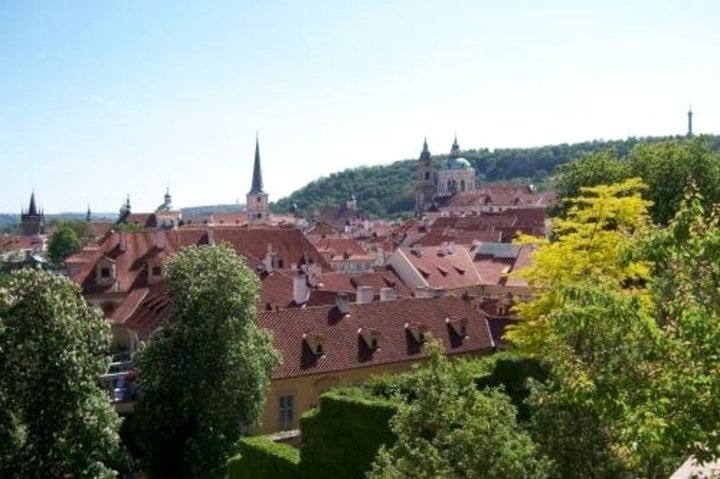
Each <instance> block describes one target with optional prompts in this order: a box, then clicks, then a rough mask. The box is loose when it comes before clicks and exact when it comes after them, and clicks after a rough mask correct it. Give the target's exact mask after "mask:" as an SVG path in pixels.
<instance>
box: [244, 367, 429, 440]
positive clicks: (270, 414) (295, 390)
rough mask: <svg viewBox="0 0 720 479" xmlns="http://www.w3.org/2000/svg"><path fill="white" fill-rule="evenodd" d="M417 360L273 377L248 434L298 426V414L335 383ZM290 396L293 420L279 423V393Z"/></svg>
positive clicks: (349, 381)
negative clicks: (261, 411)
mask: <svg viewBox="0 0 720 479" xmlns="http://www.w3.org/2000/svg"><path fill="white" fill-rule="evenodd" d="M416 362H417V361H406V362H402V363H393V364H385V365H379V366H370V367H367V368H361V369H351V370H349V371H338V372H335V373H328V374H314V375H310V376H300V377H295V378H289V379H278V380H275V379H274V380H273V381H272V383H271V384H270V390H269V391H268V394H267V397H266V399H265V413H264V415H263V419H262V423H261V424H259V425H257V426H254V427H252V428H251V429H250V431H249V432H250V434H251V435H260V434H271V433H274V432H279V431H283V430H291V429H298V428H299V427H300V416H302V414H303V413H304V412H305V411H308V410H309V409H312V408H314V407H315V406H317V404H318V400H319V398H320V395H321V394H322V393H324V392H325V391H327V390H328V389H330V388H332V387H335V386H348V385H356V384H361V383H363V382H364V381H367V380H368V379H369V378H370V377H371V376H374V375H378V374H382V373H399V372H404V371H407V370H409V369H410V367H411V366H412V364H414V363H416ZM281 396H292V397H293V420H292V424H291V425H290V426H289V427H282V425H281V419H280V397H281Z"/></svg>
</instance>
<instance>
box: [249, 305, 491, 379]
mask: <svg viewBox="0 0 720 479" xmlns="http://www.w3.org/2000/svg"><path fill="white" fill-rule="evenodd" d="M448 318H457V319H467V337H465V338H461V337H460V336H459V335H458V334H457V333H456V332H454V330H453V329H452V327H451V326H450V325H449V324H448V323H447V322H446V320H447V319H448ZM258 324H259V325H260V326H261V327H263V328H266V329H269V330H271V331H272V332H273V336H274V342H275V345H276V347H277V348H278V349H279V350H280V352H281V353H282V356H283V359H284V360H283V363H282V365H281V366H280V367H279V368H278V369H277V370H276V371H275V372H274V374H273V377H274V378H275V379H283V378H290V377H296V376H303V375H311V374H322V373H332V372H335V371H343V370H349V369H357V368H364V367H369V366H377V365H381V364H391V363H399V362H406V361H416V360H418V359H420V358H422V357H424V356H425V353H424V351H423V349H422V347H421V344H420V343H419V342H418V341H417V340H416V339H414V337H413V336H412V334H411V333H410V332H409V331H408V330H407V329H406V324H418V325H420V326H422V327H424V328H426V331H427V332H428V333H430V334H432V335H433V336H434V337H435V338H438V339H439V340H440V341H442V343H443V346H444V347H445V350H446V352H447V353H448V354H460V353H485V352H489V351H491V350H492V349H493V347H494V345H493V341H492V337H491V334H490V328H489V325H488V323H487V320H486V318H485V315H484V313H482V312H479V311H477V310H475V309H474V308H472V307H471V306H470V304H469V302H467V301H465V300H463V299H461V298H454V297H445V298H436V299H400V300H396V301H385V302H372V303H366V304H351V305H350V308H349V315H347V316H343V315H341V314H340V312H339V311H338V309H337V307H335V306H320V307H311V308H296V309H286V310H283V311H277V312H262V313H260V315H259V318H258ZM362 330H366V331H367V330H371V331H374V332H376V334H377V335H378V338H379V341H378V346H379V347H378V349H375V350H373V349H371V348H370V347H368V345H367V344H366V343H365V341H364V340H363V339H362V336H361V334H360V331H362ZM303 335H308V336H313V337H320V338H322V339H323V354H322V355H317V354H315V353H314V352H312V351H311V350H310V348H309V346H308V344H307V343H306V341H304V340H303Z"/></svg>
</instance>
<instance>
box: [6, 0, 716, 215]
mask: <svg viewBox="0 0 720 479" xmlns="http://www.w3.org/2000/svg"><path fill="white" fill-rule="evenodd" d="M719 52H720V2H717V1H712V0H708V1H674V2H666V1H657V0H656V1H632V0H624V1H597V2H593V3H590V2H579V1H545V2H535V1H513V0H510V1H503V2H499V1H494V2H489V1H487V2H483V1H478V0H468V1H436V2H435V1H410V0H406V1H362V2H361V1H357V2H352V3H351V2H344V1H334V2H331V1H327V2H315V1H307V0H306V1H287V2H270V1H268V2H265V1H263V2H257V1H254V2H241V1H207V2H205V1H192V2H191V1H180V0H173V1H163V2H160V1H148V0H142V1H140V0H138V1H132V0H123V1H97V0H87V1H81V0H76V1H59V0H57V1H55V0H51V1H48V0H42V1H40V0H37V1H36V0H0V211H2V212H17V211H18V210H19V209H20V206H21V205H25V204H27V200H28V197H29V195H30V192H31V190H32V188H33V187H34V189H35V192H36V195H37V197H38V200H39V202H40V203H41V205H43V206H44V207H45V209H46V211H47V212H60V211H82V210H84V209H85V208H86V205H87V204H88V202H89V203H90V205H91V207H92V209H93V210H94V211H117V209H118V208H119V207H120V205H121V203H122V201H123V199H124V197H125V194H126V193H129V194H130V195H131V198H132V203H133V210H134V211H148V210H151V209H152V208H154V207H155V206H156V205H157V204H159V203H160V202H161V200H162V195H163V193H164V190H165V186H166V185H167V184H169V185H170V189H171V192H172V193H173V197H174V202H175V204H176V205H177V206H192V205H199V204H214V203H232V202H235V201H236V200H238V199H239V200H240V202H244V197H245V193H246V192H247V191H248V190H249V188H250V181H251V173H252V172H251V169H252V159H253V150H254V141H255V132H256V130H258V131H259V134H260V146H261V154H262V161H263V173H264V179H265V186H266V189H267V190H268V191H269V193H270V198H271V200H276V199H279V198H280V197H282V196H285V195H287V194H288V193H290V192H291V191H293V190H294V189H297V188H299V187H301V186H302V185H304V184H305V183H307V182H308V181H310V180H312V179H314V178H317V177H319V176H321V175H327V174H329V173H331V172H334V171H338V170H342V169H344V168H346V167H351V166H357V165H373V164H380V163H389V162H391V161H394V160H397V159H402V158H410V157H417V155H418V154H419V151H420V147H421V144H422V139H423V136H425V135H427V137H428V142H429V144H430V149H431V151H432V152H446V151H448V150H449V148H450V144H451V143H452V139H453V135H454V133H455V132H456V131H457V135H458V139H459V142H460V145H461V147H463V148H477V147H489V148H496V147H516V146H517V147H520V146H533V145H543V144H550V143H558V142H575V141H583V140H590V139H594V138H605V139H610V138H625V137H627V136H646V135H664V134H678V133H684V132H685V130H686V111H687V109H688V104H690V103H692V105H693V109H694V111H695V113H696V115H695V130H696V132H709V133H720V61H718V54H719Z"/></svg>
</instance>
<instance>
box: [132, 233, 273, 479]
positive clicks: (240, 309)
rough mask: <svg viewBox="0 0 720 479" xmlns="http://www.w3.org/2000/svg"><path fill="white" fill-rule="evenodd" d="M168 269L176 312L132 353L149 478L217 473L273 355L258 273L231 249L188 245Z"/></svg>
mask: <svg viewBox="0 0 720 479" xmlns="http://www.w3.org/2000/svg"><path fill="white" fill-rule="evenodd" d="M167 273H168V279H167V281H168V294H169V296H170V299H171V303H172V306H171V307H172V308H173V316H172V320H171V322H170V324H168V325H167V326H166V327H164V328H162V329H161V330H159V331H158V332H157V333H156V334H155V335H154V336H153V337H152V338H151V340H150V341H149V343H148V345H147V346H146V347H145V348H144V349H142V350H141V351H140V352H139V354H138V357H137V358H136V364H137V367H138V380H139V386H140V398H139V402H138V405H137V410H136V414H137V416H138V421H139V425H140V430H141V436H142V438H143V442H144V449H145V450H144V459H145V462H144V465H145V467H146V470H147V472H148V473H149V474H150V476H151V477H177V478H182V477H203V478H205V477H220V476H222V475H223V474H224V465H225V462H226V461H227V459H228V458H229V457H230V455H231V454H232V453H233V452H234V446H235V444H236V442H237V440H238V438H239V437H240V433H241V431H242V428H243V427H245V426H248V425H250V424H252V423H254V422H255V421H256V420H257V419H258V418H259V417H260V415H261V413H262V410H263V405H264V402H265V393H266V391H267V388H268V386H269V383H270V374H271V372H272V370H273V368H274V367H275V366H276V365H277V364H278V358H279V356H278V353H277V352H276V351H275V349H274V348H273V346H272V339H271V336H270V334H269V333H268V332H266V331H264V330H260V329H259V328H258V327H257V326H256V325H255V321H254V318H255V306H256V304H257V302H258V288H259V284H258V283H259V281H258V278H257V275H255V274H254V273H253V271H252V270H250V269H249V268H248V267H247V266H246V265H245V261H244V259H243V258H241V257H240V256H238V255H237V254H236V253H235V252H234V250H233V249H232V248H230V247H227V246H224V245H223V246H218V247H210V246H205V247H188V248H184V249H182V250H180V252H178V253H177V254H176V255H175V256H173V257H171V258H170V259H169V260H168V262H167Z"/></svg>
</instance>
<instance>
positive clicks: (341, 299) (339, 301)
mask: <svg viewBox="0 0 720 479" xmlns="http://www.w3.org/2000/svg"><path fill="white" fill-rule="evenodd" d="M335 306H336V307H337V309H338V311H340V314H348V313H349V312H350V300H349V299H348V295H347V293H338V294H337V296H335Z"/></svg>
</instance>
